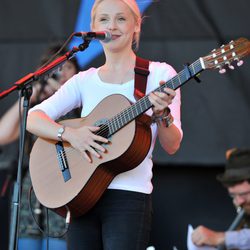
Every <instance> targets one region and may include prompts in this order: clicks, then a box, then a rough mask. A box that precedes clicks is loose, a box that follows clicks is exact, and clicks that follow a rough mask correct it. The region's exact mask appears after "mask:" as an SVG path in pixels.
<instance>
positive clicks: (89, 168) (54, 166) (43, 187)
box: [30, 95, 151, 217]
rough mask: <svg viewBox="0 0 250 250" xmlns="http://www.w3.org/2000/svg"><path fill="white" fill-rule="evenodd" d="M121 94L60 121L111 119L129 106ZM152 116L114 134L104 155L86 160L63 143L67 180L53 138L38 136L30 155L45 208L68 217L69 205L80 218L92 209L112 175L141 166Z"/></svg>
mask: <svg viewBox="0 0 250 250" xmlns="http://www.w3.org/2000/svg"><path fill="white" fill-rule="evenodd" d="M130 105H131V104H130V102H129V101H128V100H127V99H126V98H125V97H124V96H122V95H112V96H109V97H107V98H105V99H104V100H103V101H102V102H101V103H100V104H99V105H97V106H96V108H95V109H94V110H93V111H92V112H91V114H89V115H88V116H87V117H85V118H79V119H71V120H65V121H63V122H61V123H62V124H65V125H66V126H70V127H81V126H92V125H94V124H96V122H97V121H101V120H102V119H110V118H112V117H113V116H114V115H116V114H117V113H119V112H121V111H122V110H124V109H125V108H127V107H129V106H130ZM148 119H149V117H148V116H145V115H141V116H139V118H137V119H136V120H133V121H131V122H130V123H128V124H127V125H126V126H124V127H123V128H121V129H120V130H118V131H117V132H116V133H115V134H113V135H112V136H111V137H110V138H109V140H110V143H108V144H107V145H104V146H105V147H106V149H107V150H106V151H107V152H105V153H102V158H100V159H97V158H95V157H93V158H92V163H89V162H87V161H86V160H85V159H84V158H83V156H82V155H81V154H80V153H79V151H77V150H75V149H74V148H72V147H71V145H69V143H66V142H65V143H63V146H64V149H65V156H66V158H67V162H68V166H69V167H68V169H69V172H70V176H71V178H70V179H69V180H67V181H65V180H64V178H63V175H62V171H61V169H60V166H59V162H58V158H57V150H56V146H55V145H56V143H57V141H54V140H47V139H42V138H38V139H37V140H36V142H35V143H34V146H33V148H32V152H31V155H30V176H31V181H32V184H33V188H34V192H35V194H36V197H37V198H38V200H39V201H40V202H41V204H43V205H44V206H45V207H48V208H51V209H53V210H55V211H56V212H57V213H58V214H60V215H62V216H65V215H66V212H67V210H66V207H65V206H67V207H68V209H69V210H70V212H71V216H73V217H78V216H80V215H83V214H84V213H86V212H87V211H88V210H89V209H91V208H92V207H93V206H94V205H95V203H96V202H97V201H98V199H99V198H100V197H101V195H102V194H103V192H104V191H105V190H106V188H107V187H108V185H109V184H110V182H111V181H112V180H113V178H114V177H115V176H116V175H118V174H120V173H122V172H125V171H128V170H131V169H133V168H135V167H136V166H138V165H139V164H140V163H141V162H142V160H143V159H144V158H145V156H146V155H147V153H148V150H149V148H150V145H151V129H150V126H149V120H148Z"/></svg>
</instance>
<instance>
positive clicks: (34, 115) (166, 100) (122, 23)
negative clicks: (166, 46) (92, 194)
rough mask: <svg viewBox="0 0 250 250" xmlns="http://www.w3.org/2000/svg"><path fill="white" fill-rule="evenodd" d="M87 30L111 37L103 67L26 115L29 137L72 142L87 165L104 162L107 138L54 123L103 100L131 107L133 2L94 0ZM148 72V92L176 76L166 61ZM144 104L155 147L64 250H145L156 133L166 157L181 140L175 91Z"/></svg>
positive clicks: (136, 30)
mask: <svg viewBox="0 0 250 250" xmlns="http://www.w3.org/2000/svg"><path fill="white" fill-rule="evenodd" d="M91 27H92V30H93V31H103V30H107V31H109V32H110V33H111V34H112V40H111V41H110V42H108V43H102V46H103V49H104V53H105V57H106V61H105V63H104V65H102V66H101V67H99V68H97V69H96V68H91V69H89V70H87V71H84V72H80V73H79V74H78V75H76V76H74V77H73V78H72V79H71V80H69V81H68V82H67V83H66V84H65V85H64V86H63V87H61V88H60V90H59V91H58V92H57V93H56V94H55V95H54V96H52V97H51V98H49V99H48V100H46V101H45V102H43V103H42V104H41V105H38V106H36V107H34V108H33V109H32V110H31V111H30V113H29V117H28V130H29V131H30V132H32V133H34V134H36V135H38V136H41V137H45V138H50V139H54V140H59V139H61V140H62V141H67V142H69V143H70V144H71V145H72V147H74V148H75V149H77V150H78V151H79V153H80V154H82V156H83V157H84V158H85V159H86V161H89V162H92V161H93V159H94V157H97V158H101V157H102V155H103V154H106V153H107V154H108V152H106V150H105V146H104V144H105V143H108V140H107V139H106V138H104V137H101V136H98V135H96V134H95V132H97V131H98V129H99V127H96V126H83V127H80V128H71V127H67V126H66V127H63V126H62V125H60V124H58V123H56V122H55V120H56V119H57V118H58V117H59V116H61V115H63V114H64V113H66V112H68V111H69V110H70V109H72V108H76V107H78V106H80V105H82V107H83V108H82V112H81V115H82V116H86V115H88V114H89V113H90V112H91V111H92V110H93V109H94V107H95V106H96V105H97V104H98V103H99V102H100V101H101V100H102V99H103V98H105V97H106V96H109V95H112V94H117V93H118V94H123V95H125V96H126V97H127V98H128V99H129V100H130V101H131V102H135V98H134V95H133V93H134V67H135V59H136V55H135V53H134V51H133V49H132V46H133V43H135V46H138V41H139V36H140V30H141V16H140V12H139V9H138V6H137V4H136V2H135V1H134V0H96V1H95V3H94V5H93V8H92V20H91ZM149 70H150V75H149V76H148V82H147V90H146V92H147V93H149V92H150V91H153V90H154V89H156V88H157V87H158V86H159V84H160V81H161V80H164V81H166V80H168V79H169V78H172V77H173V76H174V75H175V74H176V73H175V71H174V70H173V68H172V67H171V66H169V65H167V64H165V63H158V62H151V63H150V66H149ZM93 93H94V94H93ZM149 99H150V101H151V103H152V104H153V108H152V110H149V111H148V112H147V114H148V115H150V116H153V117H154V120H156V121H157V122H156V123H155V124H153V125H152V126H151V130H152V145H151V148H150V150H149V152H148V155H147V156H146V157H145V159H144V160H143V162H142V163H141V164H140V165H138V166H137V167H136V168H134V169H133V170H130V171H127V172H124V173H122V174H119V175H118V176H116V177H115V178H114V179H113V181H112V182H111V184H110V185H109V187H108V189H107V190H106V191H105V193H104V194H103V196H102V197H101V199H100V200H99V201H98V202H97V203H96V205H95V206H94V207H93V208H92V209H91V210H90V211H89V212H88V213H86V214H85V215H83V216H81V217H79V218H76V219H73V220H72V222H71V226H70V230H69V232H68V248H69V249H74V250H78V249H114V250H117V249H120V250H122V249H145V248H146V247H147V244H148V241H149V234H150V223H151V212H152V210H151V192H152V184H151V178H152V159H151V157H152V151H153V147H154V143H155V139H156V135H157V134H158V136H159V140H160V143H161V145H162V147H163V148H164V149H165V151H166V152H167V153H169V154H174V153H175V152H176V151H177V150H178V148H179V146H180V142H181V139H182V130H181V123H180V93H179V91H176V92H175V91H173V90H171V89H169V88H165V93H159V92H153V93H151V94H150V95H149ZM171 103H172V104H171ZM170 104H171V105H170ZM114 105H116V104H114ZM168 106H169V107H170V108H171V111H172V116H173V117H174V121H173V123H172V124H170V123H171V122H172V120H171V119H170V120H169V118H170V116H171V114H168V113H167V110H168ZM166 113H167V114H166ZM168 122H169V123H168ZM166 123H167V124H166ZM167 125H168V126H167ZM101 144H102V145H101Z"/></svg>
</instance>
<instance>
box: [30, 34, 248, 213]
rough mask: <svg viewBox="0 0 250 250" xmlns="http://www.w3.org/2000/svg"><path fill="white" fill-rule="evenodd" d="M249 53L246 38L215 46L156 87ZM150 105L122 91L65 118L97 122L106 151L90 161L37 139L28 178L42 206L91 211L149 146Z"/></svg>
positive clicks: (69, 123) (67, 146) (64, 145)
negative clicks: (88, 111)
mask: <svg viewBox="0 0 250 250" xmlns="http://www.w3.org/2000/svg"><path fill="white" fill-rule="evenodd" d="M249 53H250V42H249V41H248V40H247V39H245V38H240V39H238V40H236V41H231V42H230V43H229V44H227V45H224V46H222V47H221V48H219V49H217V50H213V51H212V52H211V53H210V54H208V55H207V56H205V57H201V58H199V59H198V60H197V61H195V62H194V63H192V64H190V65H185V67H184V69H183V70H182V71H180V72H179V73H178V74H177V75H176V76H174V77H173V78H172V79H170V80H169V81H167V82H166V83H164V84H163V85H161V86H160V87H158V88H157V89H155V91H160V92H162V91H164V88H165V87H169V88H171V89H174V90H175V89H177V88H179V87H181V86H182V85H183V84H184V83H186V82H187V81H189V80H190V79H192V78H196V77H197V74H198V73H200V72H201V71H203V70H205V69H219V70H220V72H221V73H223V71H225V68H226V67H227V66H228V67H229V68H232V67H234V66H235V65H238V66H240V65H241V64H242V63H243V61H242V60H241V58H242V57H244V56H247V55H248V54H249ZM151 107H152V104H151V103H150V101H149V98H148V95H146V96H144V97H143V98H141V99H139V100H138V101H137V102H136V103H134V104H131V103H130V101H129V100H128V99H127V98H125V97H124V96H122V95H111V96H109V97H107V98H105V99H104V100H102V101H101V102H100V103H99V104H98V105H97V106H96V107H95V109H94V110H93V111H92V112H91V114H89V115H88V116H87V117H83V118H79V119H71V120H65V121H63V122H61V123H62V124H65V125H66V126H71V127H81V126H86V125H88V126H89V125H91V126H92V125H95V126H99V127H100V130H99V131H98V132H97V134H99V135H102V136H104V137H106V138H109V141H110V143H108V144H107V145H104V146H105V147H106V149H107V153H104V154H102V158H100V159H97V158H95V157H93V161H92V163H88V162H87V161H86V160H85V159H84V158H83V156H82V155H81V154H80V153H79V151H77V150H75V149H74V148H73V147H71V145H70V144H69V143H67V142H63V143H62V142H59V141H54V140H48V139H44V138H38V139H37V140H36V142H35V143H34V146H33V148H32V151H31V155H30V176H31V181H32V184H33V188H34V192H35V195H36V197H37V198H38V200H39V201H40V202H41V204H43V205H44V206H45V207H48V208H50V209H53V210H55V211H56V212H57V213H58V214H60V215H62V216H65V215H66V212H67V211H70V212H71V216H73V217H78V216H81V215H83V214H84V213H86V212H87V211H89V210H90V209H91V208H92V207H93V206H94V205H95V203H96V202H97V201H98V199H99V198H100V197H101V195H102V194H103V192H104V191H105V190H106V188H107V187H108V185H109V184H110V182H111V181H112V180H113V178H114V177H115V176H116V175H118V174H120V173H122V172H125V171H128V170H131V169H133V168H135V167H136V166H138V165H139V164H140V163H141V162H142V161H143V159H144V158H145V156H146V155H147V153H148V150H149V148H150V144H151V130H150V126H149V124H150V121H149V120H150V119H149V117H148V116H146V115H145V114H144V113H145V112H146V111H147V110H148V109H150V108H151Z"/></svg>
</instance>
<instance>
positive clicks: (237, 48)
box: [202, 38, 250, 74]
mask: <svg viewBox="0 0 250 250" xmlns="http://www.w3.org/2000/svg"><path fill="white" fill-rule="evenodd" d="M248 54H250V42H249V40H248V39H246V38H239V39H237V40H236V41H231V42H230V43H228V44H226V45H222V46H221V47H220V48H219V49H214V50H212V51H211V53H210V54H208V55H207V56H205V57H202V59H203V63H204V69H219V72H220V73H222V74H223V73H225V72H226V67H228V68H230V69H234V67H235V64H236V65H237V66H241V65H242V64H243V60H241V59H242V58H243V57H245V56H247V55H248Z"/></svg>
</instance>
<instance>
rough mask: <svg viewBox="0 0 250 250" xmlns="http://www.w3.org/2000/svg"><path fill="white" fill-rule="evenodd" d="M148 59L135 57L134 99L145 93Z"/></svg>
mask: <svg viewBox="0 0 250 250" xmlns="http://www.w3.org/2000/svg"><path fill="white" fill-rule="evenodd" d="M148 68H149V61H148V60H145V59H142V58H140V57H136V63H135V90H134V96H135V98H136V99H140V98H142V97H143V96H144V95H145V93H146V87H147V79H148V75H149V70H148Z"/></svg>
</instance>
